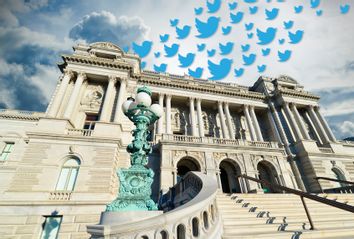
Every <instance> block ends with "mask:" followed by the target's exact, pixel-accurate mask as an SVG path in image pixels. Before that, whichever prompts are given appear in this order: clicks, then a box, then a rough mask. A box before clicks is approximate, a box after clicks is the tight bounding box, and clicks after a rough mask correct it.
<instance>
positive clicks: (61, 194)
mask: <svg viewBox="0 0 354 239" xmlns="http://www.w3.org/2000/svg"><path fill="white" fill-rule="evenodd" d="M71 194H72V192H71V191H54V192H50V193H49V200H52V201H69V200H70V199H71Z"/></svg>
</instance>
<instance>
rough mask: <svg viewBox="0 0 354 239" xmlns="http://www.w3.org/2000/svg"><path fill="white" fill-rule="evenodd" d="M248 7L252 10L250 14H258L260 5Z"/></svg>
mask: <svg viewBox="0 0 354 239" xmlns="http://www.w3.org/2000/svg"><path fill="white" fill-rule="evenodd" d="M248 9H249V11H250V14H252V15H253V14H256V13H257V11H258V7H257V6H253V7H249V8H248Z"/></svg>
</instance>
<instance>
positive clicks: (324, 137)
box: [308, 105, 330, 143]
mask: <svg viewBox="0 0 354 239" xmlns="http://www.w3.org/2000/svg"><path fill="white" fill-rule="evenodd" d="M308 112H309V114H310V117H311V119H312V121H314V123H315V126H316V127H317V129H319V131H320V135H321V138H322V142H323V143H327V142H329V141H330V140H329V138H328V136H327V134H326V132H325V130H324V128H323V126H322V124H321V122H320V120H319V119H318V118H317V114H316V112H315V110H314V107H313V106H312V105H311V106H310V108H309V111H308Z"/></svg>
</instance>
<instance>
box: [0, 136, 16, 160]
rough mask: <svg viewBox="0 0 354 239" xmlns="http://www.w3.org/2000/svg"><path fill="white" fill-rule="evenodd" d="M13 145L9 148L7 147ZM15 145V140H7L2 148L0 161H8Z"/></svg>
mask: <svg viewBox="0 0 354 239" xmlns="http://www.w3.org/2000/svg"><path fill="white" fill-rule="evenodd" d="M9 145H11V147H10V148H9V149H7V147H8V146H9ZM14 145H15V142H9V141H7V142H5V145H4V147H3V148H2V151H1V154H0V161H6V160H7V159H8V157H9V155H10V154H11V153H12V152H13V147H14ZM4 155H5V156H4Z"/></svg>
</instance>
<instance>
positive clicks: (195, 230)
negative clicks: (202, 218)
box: [192, 217, 199, 237]
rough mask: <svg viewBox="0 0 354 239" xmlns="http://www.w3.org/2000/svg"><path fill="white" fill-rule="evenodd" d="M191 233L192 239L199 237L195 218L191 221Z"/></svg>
mask: <svg viewBox="0 0 354 239" xmlns="http://www.w3.org/2000/svg"><path fill="white" fill-rule="evenodd" d="M192 233H193V236H194V237H197V236H199V221H198V218H196V217H195V218H193V220H192Z"/></svg>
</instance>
